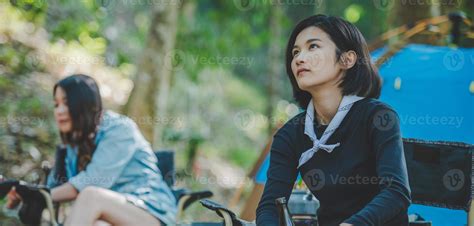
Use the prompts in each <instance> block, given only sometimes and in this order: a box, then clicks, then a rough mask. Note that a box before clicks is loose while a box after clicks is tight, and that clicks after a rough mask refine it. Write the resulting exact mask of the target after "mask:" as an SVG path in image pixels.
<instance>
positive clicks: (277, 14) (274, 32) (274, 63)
mask: <svg viewBox="0 0 474 226" xmlns="http://www.w3.org/2000/svg"><path fill="white" fill-rule="evenodd" d="M270 10H271V14H270V37H273V38H271V39H270V43H269V46H268V81H267V94H268V105H267V110H266V114H267V118H268V119H269V120H268V134H271V133H272V131H273V127H274V126H275V125H273V122H274V121H275V120H273V111H274V108H275V107H274V105H275V99H276V95H277V93H276V91H275V87H276V84H275V83H276V81H277V78H278V77H279V74H280V72H281V70H280V65H281V62H282V59H281V54H280V53H281V49H282V48H281V45H280V38H279V37H281V36H282V31H281V24H280V21H281V18H282V15H283V10H282V9H281V7H280V6H279V4H273V5H272V6H271V9H270Z"/></svg>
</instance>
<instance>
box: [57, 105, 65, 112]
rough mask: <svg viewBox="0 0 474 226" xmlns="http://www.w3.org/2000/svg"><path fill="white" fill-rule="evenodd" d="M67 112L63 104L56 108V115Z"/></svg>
mask: <svg viewBox="0 0 474 226" xmlns="http://www.w3.org/2000/svg"><path fill="white" fill-rule="evenodd" d="M66 112H67V107H66V106H64V105H63V104H61V105H59V106H58V113H66Z"/></svg>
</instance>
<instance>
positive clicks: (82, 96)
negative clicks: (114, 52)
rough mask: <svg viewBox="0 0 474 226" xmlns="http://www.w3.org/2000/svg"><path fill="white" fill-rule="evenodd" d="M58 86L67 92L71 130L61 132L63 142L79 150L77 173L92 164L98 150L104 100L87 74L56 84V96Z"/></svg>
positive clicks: (72, 76)
mask: <svg viewBox="0 0 474 226" xmlns="http://www.w3.org/2000/svg"><path fill="white" fill-rule="evenodd" d="M58 87H61V88H62V89H63V90H64V92H65V93H66V99H67V106H68V108H69V115H70V117H71V120H72V131H71V132H68V133H62V132H60V135H61V140H62V141H63V143H64V144H69V145H71V146H73V147H77V149H78V161H77V166H76V167H77V169H78V171H81V170H84V169H85V168H86V166H87V164H89V162H90V160H91V158H92V154H93V153H94V150H95V142H94V141H95V135H96V131H97V128H98V125H99V123H100V118H101V115H102V100H101V97H100V92H99V87H98V86H97V83H96V82H95V80H94V79H93V78H91V77H89V76H87V75H82V74H76V75H71V76H68V77H66V78H64V79H62V80H60V81H59V82H58V83H56V84H55V85H54V90H53V95H55V94H56V90H57V88H58Z"/></svg>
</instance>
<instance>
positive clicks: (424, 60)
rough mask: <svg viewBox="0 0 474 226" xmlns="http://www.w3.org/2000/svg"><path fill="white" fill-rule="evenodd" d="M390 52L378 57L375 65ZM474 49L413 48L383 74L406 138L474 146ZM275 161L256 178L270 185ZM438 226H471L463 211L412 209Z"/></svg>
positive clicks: (403, 51) (390, 61) (394, 58)
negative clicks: (467, 224)
mask: <svg viewBox="0 0 474 226" xmlns="http://www.w3.org/2000/svg"><path fill="white" fill-rule="evenodd" d="M385 51H386V48H381V49H377V50H375V51H374V52H372V56H373V58H374V59H377V58H379V57H381V56H382V54H383V53H384V52H385ZM473 66H474V49H472V48H456V49H454V48H450V47H441V46H430V45H420V44H410V45H407V46H405V47H404V48H403V49H401V50H400V51H398V52H397V53H396V54H395V55H393V56H392V57H390V58H389V59H388V60H387V61H385V63H384V64H382V65H381V66H380V67H379V69H380V74H381V76H382V79H383V86H382V95H381V97H380V100H382V101H384V102H386V103H388V104H389V105H391V106H392V107H393V108H395V109H396V111H397V113H398V114H399V117H400V124H401V131H402V136H403V137H404V138H417V139H423V140H432V141H458V142H465V143H469V144H474V67H473ZM268 167H269V156H267V158H266V159H265V161H264V162H263V164H262V166H261V168H260V170H259V171H258V172H257V175H256V177H255V181H256V183H259V184H264V183H265V181H266V179H267V178H266V172H267V170H268ZM409 212H410V213H418V214H420V215H422V216H423V217H425V218H426V219H428V220H430V221H432V222H433V226H449V225H453V226H454V225H456V226H457V225H465V224H466V221H467V213H466V212H465V211H462V210H450V209H444V208H436V207H428V206H422V205H411V206H410V209H409Z"/></svg>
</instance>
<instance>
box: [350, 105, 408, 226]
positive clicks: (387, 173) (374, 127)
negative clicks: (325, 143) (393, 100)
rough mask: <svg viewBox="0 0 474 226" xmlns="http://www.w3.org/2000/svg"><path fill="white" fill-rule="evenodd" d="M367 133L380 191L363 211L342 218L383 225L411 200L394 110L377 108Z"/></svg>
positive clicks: (359, 223)
mask: <svg viewBox="0 0 474 226" xmlns="http://www.w3.org/2000/svg"><path fill="white" fill-rule="evenodd" d="M367 123H369V131H368V136H369V139H370V142H371V146H372V149H373V150H374V151H375V153H374V154H375V161H376V171H377V176H378V178H379V179H380V180H381V181H380V192H379V194H378V195H376V196H375V197H374V198H373V199H372V201H370V202H369V203H368V204H367V205H366V206H365V207H364V208H363V209H362V210H360V211H359V212H358V213H356V214H355V215H353V216H352V217H350V218H349V219H347V220H345V221H344V222H345V223H351V224H354V225H383V224H384V223H385V222H386V221H389V220H390V219H392V218H393V217H395V216H396V215H397V214H401V213H402V211H406V210H407V208H408V205H409V204H410V202H411V198H410V187H409V184H408V174H407V167H406V160H405V155H404V151H403V142H402V138H401V134H400V123H399V119H398V115H397V114H396V112H395V111H393V110H392V109H390V108H389V107H387V106H383V107H377V109H376V110H375V112H374V114H372V116H371V117H369V121H368V122H367Z"/></svg>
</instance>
